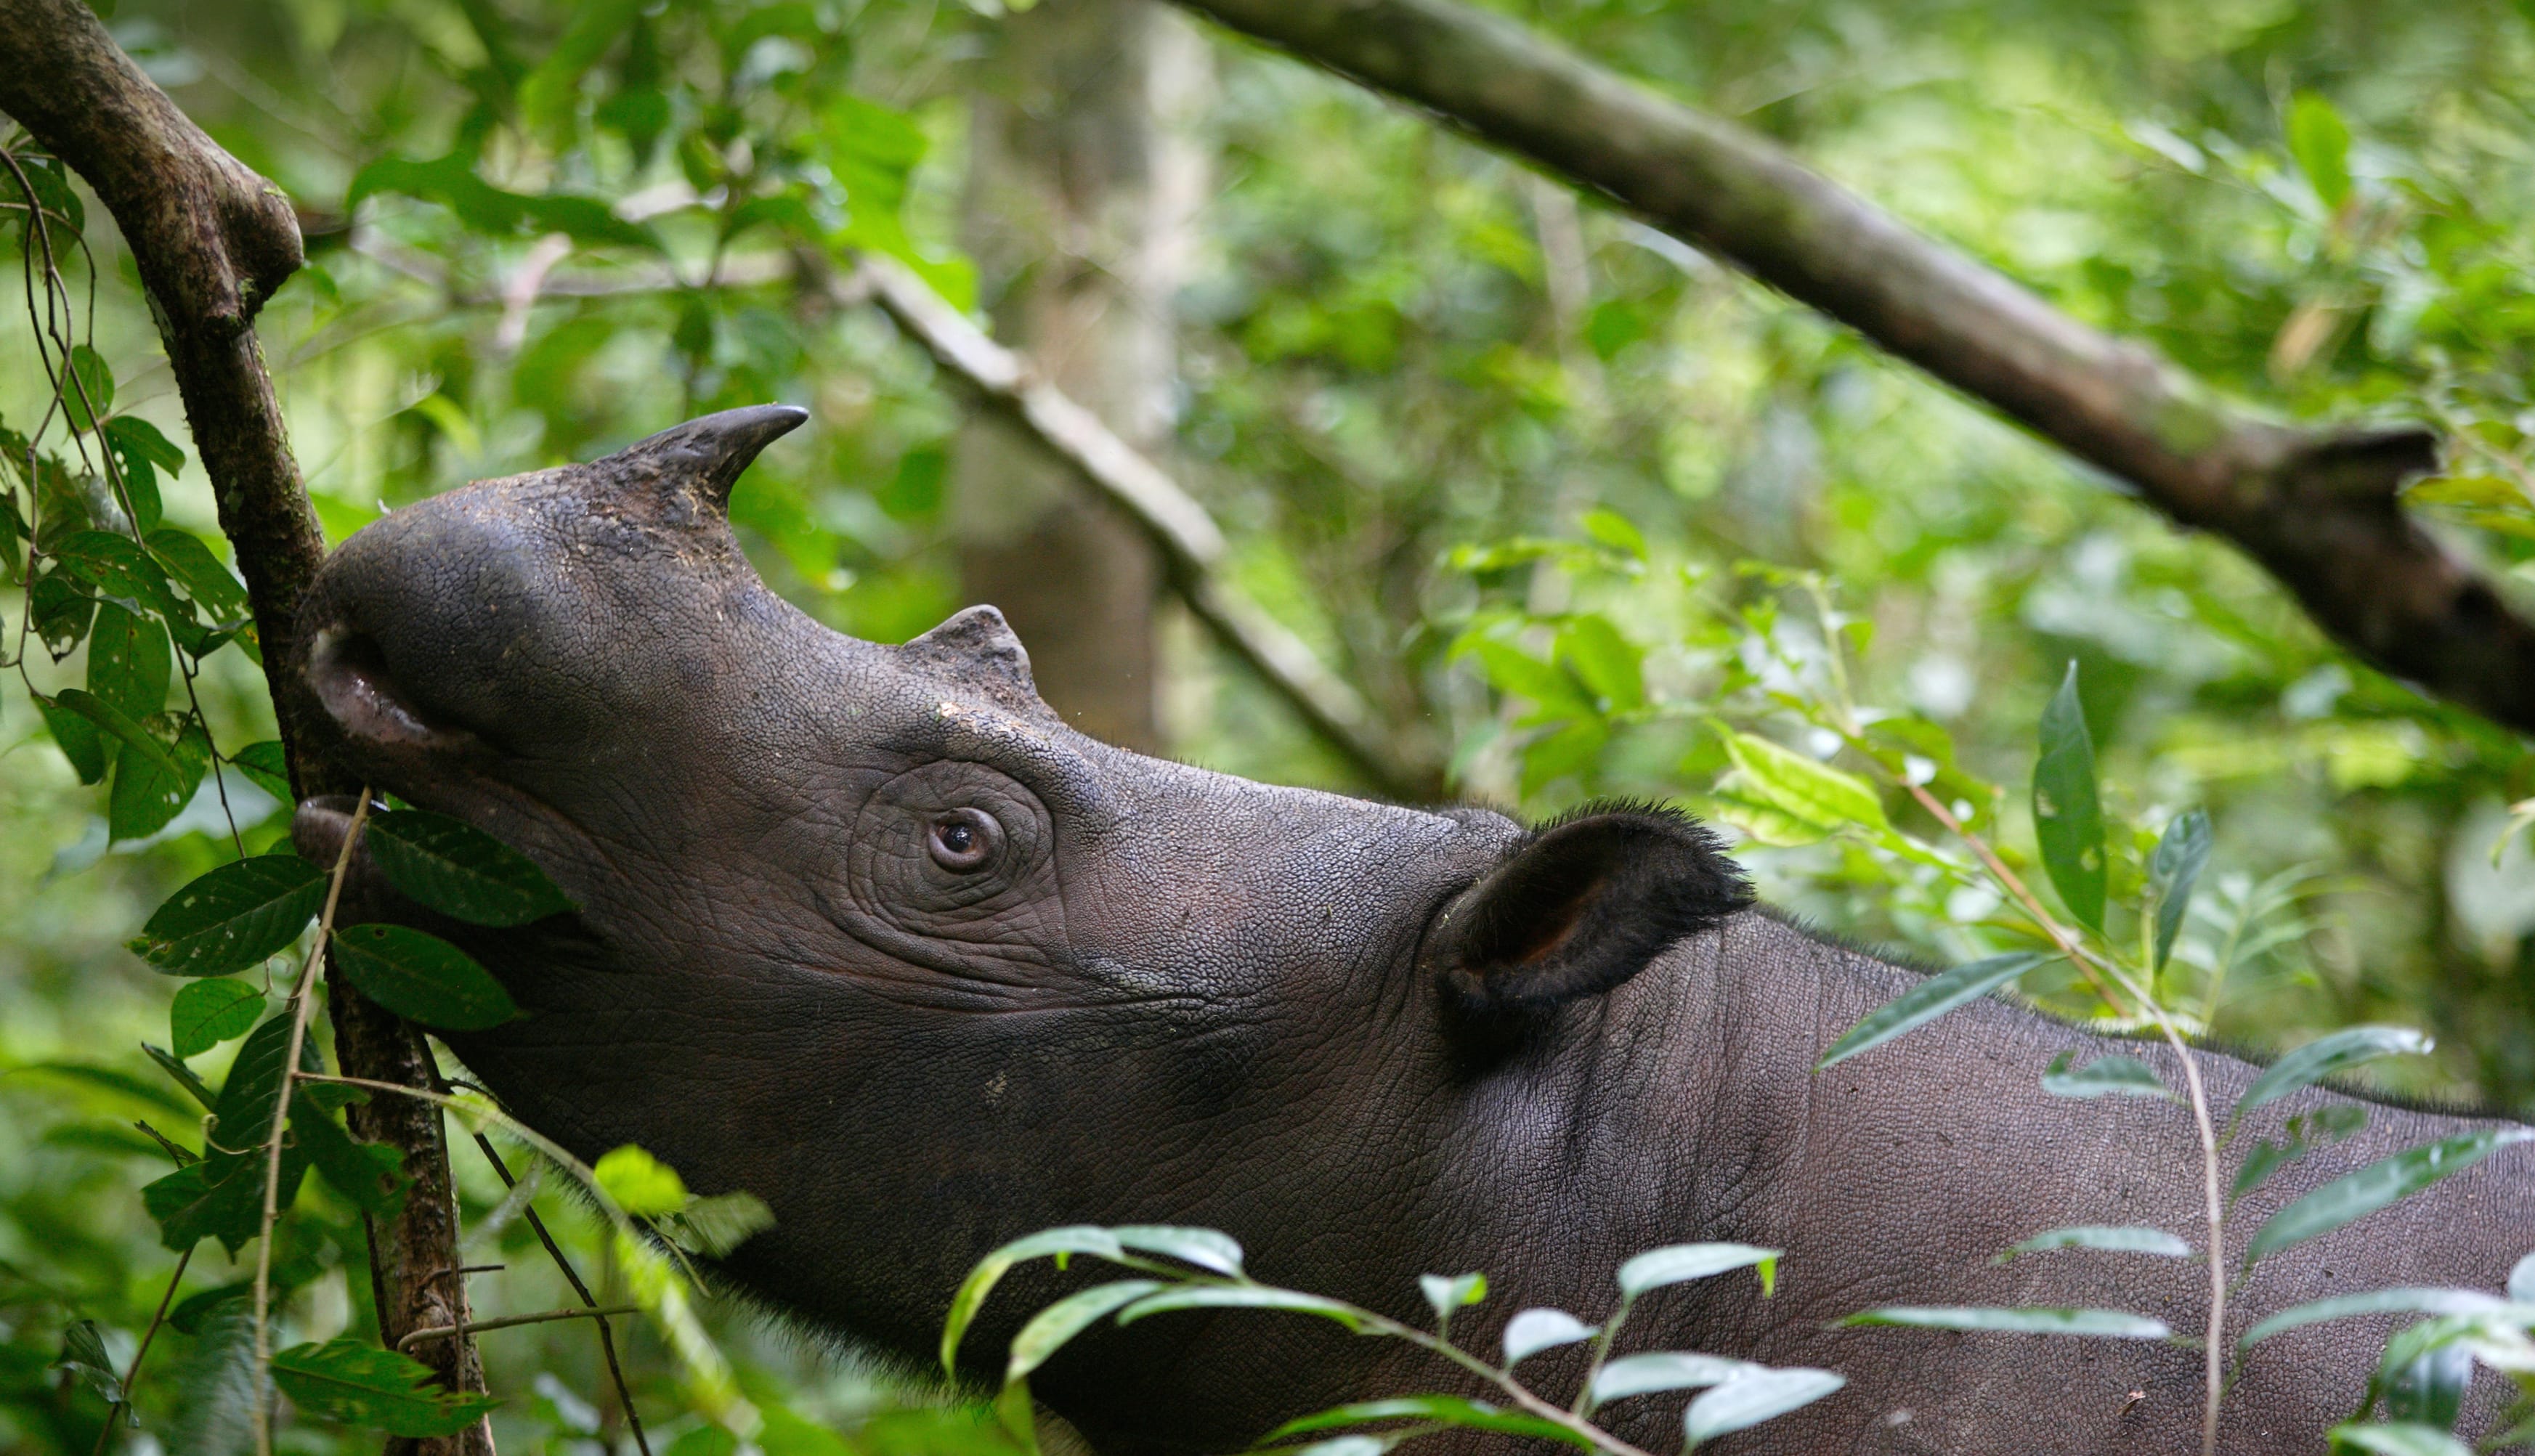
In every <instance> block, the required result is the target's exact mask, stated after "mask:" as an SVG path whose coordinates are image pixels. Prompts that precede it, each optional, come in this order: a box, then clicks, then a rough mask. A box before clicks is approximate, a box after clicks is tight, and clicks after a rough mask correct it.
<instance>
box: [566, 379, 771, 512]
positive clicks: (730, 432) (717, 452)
mask: <svg viewBox="0 0 2535 1456" xmlns="http://www.w3.org/2000/svg"><path fill="white" fill-rule="evenodd" d="M809 417H810V411H808V410H806V409H803V408H801V407H800V406H798V405H794V404H751V405H749V406H747V407H746V408H744V409H725V410H723V411H721V412H720V413H719V414H709V415H706V416H704V417H703V418H702V419H692V420H689V421H687V422H686V423H685V424H683V425H671V426H670V427H669V428H667V429H665V430H662V431H661V432H660V433H659V434H657V435H653V436H651V437H650V438H649V439H646V440H638V441H636V442H635V443H634V444H632V445H629V446H627V447H625V448H624V449H623V450H620V451H618V452H617V453H616V454H614V455H609V456H607V457H606V458H604V459H599V460H592V461H590V462H589V464H588V465H587V466H586V467H585V468H587V469H588V470H590V471H592V472H594V473H596V474H598V475H599V476H601V477H602V478H606V479H608V480H610V481H611V483H613V484H615V485H617V486H618V487H619V488H620V489H627V488H641V487H645V486H649V487H650V488H653V489H665V490H667V491H674V492H676V493H678V494H681V495H685V496H688V497H690V498H692V499H693V500H694V502H695V503H696V505H697V506H698V507H700V508H702V509H703V510H705V511H708V512H710V513H711V514H712V515H715V516H720V515H725V514H727V512H728V511H729V509H730V488H731V486H732V484H733V483H734V482H736V481H737V480H738V479H739V474H740V472H741V471H743V470H745V469H747V468H748V466H749V462H750V461H752V460H755V459H756V458H757V456H758V455H759V454H760V453H761V452H763V451H764V450H765V449H766V447H768V446H769V445H772V444H773V443H774V442H775V441H776V440H778V439H781V438H782V437H783V436H785V435H788V434H790V433H792V432H793V431H794V430H797V429H799V428H800V427H801V424H802V422H803V421H805V420H807V419H809Z"/></svg>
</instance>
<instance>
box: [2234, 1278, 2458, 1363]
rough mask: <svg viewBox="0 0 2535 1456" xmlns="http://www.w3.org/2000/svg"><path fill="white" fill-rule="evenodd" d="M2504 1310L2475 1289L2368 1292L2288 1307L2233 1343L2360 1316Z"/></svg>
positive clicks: (2251, 1344) (2253, 1341)
mask: <svg viewBox="0 0 2535 1456" xmlns="http://www.w3.org/2000/svg"><path fill="white" fill-rule="evenodd" d="M2507 1307H2508V1301H2506V1300H2504V1299H2501V1298H2500V1297H2498V1296H2497V1295H2487V1294H2484V1293H2483V1292H2482V1291H2480V1290H2478V1289H2423V1288H2409V1287H2407V1288H2396V1289H2372V1290H2368V1291H2366V1292H2364V1293H2361V1294H2355V1295H2335V1296H2334V1297H2332V1298H2331V1299H2328V1300H2316V1301H2314V1302H2312V1303H2310V1304H2292V1305H2290V1306H2289V1307H2288V1308H2286V1309H2283V1310H2281V1311H2280V1312H2279V1313H2277V1314H2274V1315H2272V1316H2271V1317H2269V1318H2268V1319H2265V1320H2263V1321H2261V1322H2260V1323H2258V1324H2257V1325H2255V1326H2254V1327H2253V1328H2252V1329H2249V1330H2247V1331H2245V1333H2244V1336H2243V1338H2241V1339H2239V1340H2238V1341H2237V1342H2236V1344H2237V1345H2238V1346H2239V1347H2240V1348H2245V1349H2251V1348H2252V1347H2254V1346H2256V1345H2258V1344H2260V1343H2261V1342H2262V1341H2264V1340H2267V1339H2269V1338H2270V1337H2271V1336H2273V1335H2279V1334H2286V1333H2287V1332H2289V1331H2290V1330H2294V1329H2303V1328H2305V1327H2306V1326H2308V1325H2311V1324H2322V1323H2325V1322H2326V1321H2329V1320H2335V1319H2352V1318H2356V1317H2358V1316H2360V1315H2363V1314H2488V1313H2492V1312H2495V1311H2498V1310H2503V1309H2506V1308H2507Z"/></svg>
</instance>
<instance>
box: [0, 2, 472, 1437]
mask: <svg viewBox="0 0 2535 1456" xmlns="http://www.w3.org/2000/svg"><path fill="white" fill-rule="evenodd" d="M0 112H5V113H6V114H7V115H8V116H10V117H11V118H13V119H15V120H16V121H18V122H19V123H21V124H22V125H24V126H25V127H26V128H27V130H28V131H29V132H30V133H31V134H32V135H33V136H34V138H35V140H36V141H37V142H39V143H40V144H42V145H43V146H44V147H45V148H47V149H49V150H50V151H51V152H53V153H54V154H55V155H57V156H59V157H60V158H61V159H62V160H63V161H64V162H66V163H68V164H69V166H70V167H71V169H72V170H73V171H76V172H78V173H79V174H80V176H81V178H82V179H83V180H85V181H86V182H87V183H88V184H89V186H90V187H91V188H92V189H93V191H94V192H95V193H96V196H97V200H98V201H99V202H101V203H103V204H104V205H105V208H106V211H107V212H111V213H112V214H113V215H114V220H115V224H116V225H117V226H118V227H119V228H121V229H122V232H123V238H124V242H125V244H126V245H127V246H128V247H129V248H130V249H131V251H132V257H133V262H134V264H135V266H136V268H137V269H138V270H139V272H140V274H141V280H142V283H143V285H144V286H145V287H147V288H148V289H149V292H150V298H151V303H152V313H153V315H154V317H155V319H156V320H157V323H158V333H159V337H160V338H161V339H162V340H163V341H164V342H165V345H166V349H167V362H168V365H169V369H170V372H171V373H172V374H173V375H174V376H175V380H176V387H177V391H178V393H179V394H180V395H181V396H182V398H183V400H184V406H185V422H186V425H187V427H188V428H189V429H190V430H191V432H192V434H193V437H194V448H195V450H196V451H197V452H198V453H199V454H200V455H201V456H202V460H203V469H204V472H205V473H206V474H208V475H209V476H210V477H211V481H212V489H213V492H214V495H215V497H216V500H217V503H218V506H219V519H220V529H221V530H222V531H223V532H224V533H226V534H227V536H228V538H229V543H230V545H231V546H232V547H233V548H234V549H235V551H236V555H237V564H238V571H239V575H240V576H243V577H244V578H245V581H246V586H247V593H248V597H249V599H250V601H251V603H252V605H253V610H254V614H255V630H256V636H257V638H258V639H259V641H260V642H261V643H262V644H263V649H264V660H265V663H266V671H267V673H268V674H272V673H277V672H279V671H282V670H283V668H282V664H284V663H285V662H287V661H289V660H290V656H291V654H290V653H289V652H288V651H287V650H285V649H286V646H287V643H288V641H289V637H290V634H291V631H292V627H293V623H294V622H295V621H296V618H297V614H298V608H299V598H300V594H301V593H302V592H303V591H304V590H305V589H306V587H307V584H308V581H309V578H310V577H311V576H313V575H314V574H315V572H316V570H317V565H318V563H319V562H320V561H322V560H323V559H324V558H325V555H326V542H325V537H324V536H323V535H322V534H321V533H320V531H319V529H318V525H317V516H316V513H315V511H314V509H313V508H312V507H311V506H310V505H309V502H308V495H307V492H306V491H305V490H304V489H303V488H302V487H301V484H300V478H299V465H298V462H297V461H296V460H295V459H294V458H292V456H291V454H290V444H289V439H288V437H287V434H286V433H285V431H284V429H283V426H282V419H281V409H280V405H279V403H278V401H277V400H276V398H275V396H274V393H273V382H272V380H271V378H270V377H269V376H267V375H266V373H265V369H264V355H263V351H262V349H261V348H260V347H259V346H258V344H257V342H256V335H255V330H254V327H253V326H254V321H255V315H256V311H257V310H258V309H260V308H261V307H262V306H263V305H264V302H265V300H266V299H268V298H270V297H272V296H273V293H274V290H275V289H277V288H278V287H280V286H281V284H282V282H283V281H284V280H285V279H287V278H288V277H289V276H290V274H291V273H293V272H295V271H297V269H298V267H299V265H300V262H301V255H300V242H299V225H298V222H297V220H296V219H295V217H294V216H293V214H292V212H291V208H290V201H289V199H288V198H286V197H284V196H283V195H282V194H281V191H280V189H279V188H277V187H275V186H274V185H273V184H272V183H271V182H268V181H266V180H265V179H264V178H263V177H261V176H258V175H257V174H256V173H255V172H254V171H253V170H252V169H250V168H248V167H247V166H246V165H244V164H243V163H241V162H239V161H238V160H237V159H236V158H235V157H233V156H230V155H229V154H228V153H227V152H223V151H221V150H220V148H219V146H218V144H216V143H215V142H214V141H212V139H211V138H210V137H208V136H206V135H205V134H204V133H203V131H202V129H201V128H199V127H197V126H195V125H194V123H193V122H192V121H191V120H190V119H188V118H187V117H186V116H185V114H184V112H183V111H181V110H180V109H178V107H177V105H176V103H175V102H174V101H172V100H170V99H169V98H168V96H167V94H166V93H165V92H164V91H160V90H159V89H158V88H157V87H156V85H155V84H154V83H152V81H151V80H150V78H149V77H147V76H145V75H144V74H142V71H141V69H140V67H138V66H136V65H135V64H133V62H132V59H131V58H130V57H129V56H126V55H125V54H124V53H123V52H122V50H121V49H119V48H118V47H117V46H116V45H115V43H114V40H113V38H112V37H111V36H109V35H108V34H106V32H105V29H104V27H103V26H101V25H99V24H98V22H97V19H96V17H95V15H94V13H93V12H92V11H91V10H90V9H89V8H88V6H87V5H86V4H84V3H82V0H0ZM272 686H273V687H274V689H275V691H274V693H273V702H274V711H275V713H276V714H277V715H278V716H279V719H280V722H279V726H280V730H281V740H282V743H283V745H284V746H285V748H286V749H287V751H288V759H289V764H290V774H291V787H292V788H293V789H294V790H295V791H296V792H298V793H299V794H300V795H301V796H302V797H305V796H307V795H309V794H314V793H329V792H336V793H348V792H352V791H354V790H357V789H358V788H359V787H360V786H359V784H357V783H354V782H350V781H348V780H345V779H344V778H343V777H342V776H341V775H340V772H339V771H338V770H336V769H334V768H332V767H331V766H330V765H328V764H327V763H326V762H325V761H324V760H323V759H322V758H318V757H316V756H314V755H313V754H311V753H310V752H308V751H307V749H306V747H305V745H306V744H307V742H308V739H307V737H306V735H305V734H304V732H303V730H302V726H301V725H300V724H299V723H297V722H295V721H293V719H292V717H291V716H289V715H290V712H291V709H290V707H289V704H290V702H291V701H292V697H291V695H289V694H285V693H283V692H280V691H279V684H278V683H276V684H272ZM327 984H328V997H327V1001H328V1005H329V1007H330V1009H331V1012H332V1015H333V1019H334V1025H335V1055H336V1059H337V1061H338V1062H340V1065H341V1066H342V1069H343V1071H344V1072H345V1073H346V1074H348V1075H352V1076H358V1077H368V1078H373V1079H377V1080H382V1081H393V1082H401V1083H403V1084H405V1085H407V1086H418V1087H420V1086H429V1085H431V1078H430V1071H431V1066H432V1063H431V1061H430V1052H429V1050H428V1048H426V1047H425V1046H424V1045H423V1042H422V1038H421V1036H420V1034H419V1033H418V1032H416V1031H415V1030H414V1028H413V1027H411V1026H410V1025H408V1024H407V1023H405V1022H404V1021H403V1020H402V1019H400V1018H399V1017H397V1016H394V1015H392V1014H390V1013H389V1012H387V1011H385V1010H382V1009H380V1008H379V1007H378V1006H376V1005H374V1004H372V1003H371V1002H370V1001H366V1000H364V999H363V998H362V997H361V996H360V995H359V994H358V993H357V992H355V991H353V990H352V989H351V987H350V986H349V985H347V984H345V983H344V982H342V981H341V980H340V978H337V977H333V976H331V975H330V977H329V980H328V983H327ZM347 1116H348V1119H349V1121H350V1123H351V1127H352V1130H353V1132H354V1133H355V1134H357V1135H359V1136H361V1137H364V1138H367V1139H370V1140H373V1141H378V1142H385V1143H388V1144H390V1145H392V1146H394V1147H396V1148H397V1149H398V1150H399V1151H400V1152H402V1154H403V1155H404V1168H405V1172H406V1173H407V1174H409V1175H410V1176H411V1177H412V1179H413V1185H412V1188H411V1190H410V1191H409V1193H408V1194H407V1196H406V1199H405V1204H404V1208H403V1210H402V1213H401V1214H399V1215H398V1216H397V1217H396V1218H393V1219H386V1220H380V1219H372V1220H370V1228H369V1235H370V1248H371V1261H370V1277H371V1281H372V1290H373V1293H374V1294H375V1296H376V1299H377V1307H378V1314H379V1324H380V1333H381V1334H382V1336H383V1337H384V1338H385V1341H386V1343H387V1345H388V1346H389V1347H390V1348H391V1349H393V1348H394V1347H395V1346H396V1344H397V1342H398V1341H399V1340H400V1339H402V1337H403V1336H404V1334H405V1332H406V1331H408V1330H412V1329H418V1328H422V1327H424V1326H428V1325H449V1324H459V1323H464V1321H465V1320H466V1319H467V1317H468V1310H467V1304H466V1291H465V1285H464V1280H463V1278H462V1277H461V1276H459V1275H458V1274H456V1273H455V1272H454V1271H455V1270H456V1269H457V1267H458V1264H459V1258H458V1218H457V1210H456V1204H455V1200H454V1197H453V1194H452V1189H451V1183H450V1174H449V1157H448V1150H447V1147H446V1145H445V1143H444V1141H443V1138H442V1133H441V1125H440V1114H439V1111H438V1110H437V1109H436V1108H433V1107H431V1106H430V1105H429V1104H426V1103H423V1102H420V1101H418V1100H414V1099H409V1098H374V1099H372V1100H371V1101H370V1102H369V1104H368V1105H366V1106H359V1107H354V1108H352V1109H351V1110H350V1112H349V1114H348V1115H347ZM417 1356H418V1358H420V1359H421V1360H422V1361H423V1362H424V1363H425V1364H427V1365H433V1366H434V1367H435V1368H436V1369H437V1370H439V1372H440V1375H441V1378H442V1379H443V1380H444V1381H446V1382H447V1383H449V1384H451V1385H453V1386H455V1387H457V1388H459V1389H465V1390H481V1389H483V1388H484V1372H483V1369H482V1367H481V1365H479V1364H478V1362H477V1360H476V1357H475V1348H474V1344H473V1342H472V1341H469V1340H464V1339H460V1340H445V1341H436V1342H433V1343H432V1344H430V1345H427V1346H425V1347H423V1348H422V1349H421V1350H420V1351H418V1352H417ZM387 1449H388V1451H389V1452H390V1453H391V1456H490V1453H491V1452H492V1449H493V1444H492V1433H491V1430H490V1427H488V1426H485V1425H483V1424H482V1423H478V1424H477V1425H476V1426H475V1427H474V1428H472V1429H470V1430H468V1431H466V1432H465V1433H464V1434H461V1435H458V1436H452V1437H447V1438H443V1439H435V1440H426V1441H414V1440H403V1439H393V1440H391V1441H390V1442H389V1443H388V1447H387Z"/></svg>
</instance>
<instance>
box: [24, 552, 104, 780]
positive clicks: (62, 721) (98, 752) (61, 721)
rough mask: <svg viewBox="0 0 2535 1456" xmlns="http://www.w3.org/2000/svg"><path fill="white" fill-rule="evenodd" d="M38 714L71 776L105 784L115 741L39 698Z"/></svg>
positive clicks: (86, 718)
mask: <svg viewBox="0 0 2535 1456" xmlns="http://www.w3.org/2000/svg"><path fill="white" fill-rule="evenodd" d="M36 584H37V585H41V584H42V583H41V582H38V583H36ZM35 712H36V713H37V715H38V716H40V717H42V718H43V720H44V731H45V732H47V733H50V734H51V735H52V736H53V743H54V744H55V745H56V746H57V747H59V748H60V749H61V751H62V757H63V758H67V759H69V760H70V765H71V772H73V773H76V774H78V775H79V781H80V782H81V783H84V784H93V783H102V782H104V780H105V770H106V768H107V766H108V764H109V763H110V762H111V761H112V760H111V759H109V758H107V757H106V746H107V744H108V743H109V742H111V740H109V739H108V738H107V737H106V736H105V735H104V734H103V733H102V732H100V731H99V730H98V728H97V726H96V722H95V720H94V719H92V718H90V717H89V716H88V715H87V714H85V713H81V712H77V711H75V710H73V709H71V708H69V707H65V706H63V705H62V704H61V703H60V702H58V701H56V700H54V699H52V698H44V697H41V696H38V697H37V698H35Z"/></svg>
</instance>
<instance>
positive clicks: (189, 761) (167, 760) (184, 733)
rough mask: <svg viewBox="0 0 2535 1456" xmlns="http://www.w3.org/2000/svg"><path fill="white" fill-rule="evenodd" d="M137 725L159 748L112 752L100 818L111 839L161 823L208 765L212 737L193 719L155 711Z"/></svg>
mask: <svg viewBox="0 0 2535 1456" xmlns="http://www.w3.org/2000/svg"><path fill="white" fill-rule="evenodd" d="M63 696H64V697H68V696H69V695H68V694H67V693H65V694H64V695H63ZM143 726H144V728H145V730H146V731H148V732H149V733H150V734H151V735H152V737H153V738H154V739H155V740H156V742H157V744H158V745H159V752H158V753H157V754H155V755H141V754H132V753H124V754H118V755H116V756H115V761H114V787H113V789H112V790H110V791H109V792H108V794H107V797H106V809H105V822H106V828H107V831H108V832H109V833H110V834H111V835H112V836H113V837H114V838H116V839H147V838H149V837H150V836H151V835H153V834H155V833H157V832H158V831H159V830H160V829H163V828H165V827H167V823H168V821H169V820H171V819H174V818H175V817H176V816H177V815H179V814H182V813H183V812H184V810H185V806H186V805H188V804H190V803H192V802H193V801H194V791H195V790H196V789H199V788H201V787H202V786H203V776H204V775H205V774H207V773H209V772H210V771H211V767H212V740H211V738H210V736H209V735H207V734H205V733H204V732H203V725H202V723H201V721H200V720H199V719H196V718H192V717H189V716H184V715H180V714H176V713H157V714H155V715H153V716H152V717H151V718H150V719H149V720H148V721H147V723H146V724H144V725H143Z"/></svg>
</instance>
